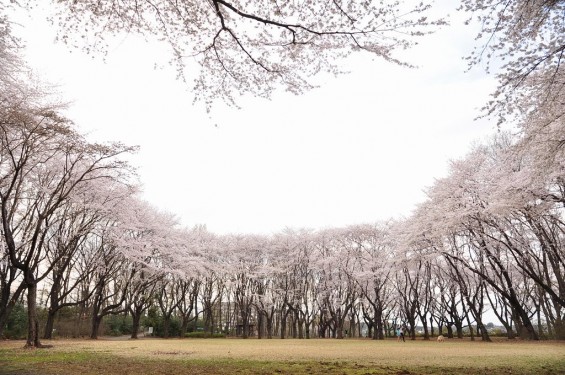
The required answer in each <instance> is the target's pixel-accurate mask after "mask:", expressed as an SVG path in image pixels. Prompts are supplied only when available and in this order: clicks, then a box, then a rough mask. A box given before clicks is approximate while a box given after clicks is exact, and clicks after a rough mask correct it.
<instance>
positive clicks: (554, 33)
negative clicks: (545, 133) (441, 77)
mask: <svg viewBox="0 0 565 375" xmlns="http://www.w3.org/2000/svg"><path fill="white" fill-rule="evenodd" d="M461 3H462V6H461V8H462V9H463V10H465V11H467V12H471V13H472V15H473V17H474V18H476V19H477V20H478V21H479V22H480V24H481V25H482V30H481V32H480V34H479V35H478V36H477V40H478V41H479V43H480V45H479V46H478V47H477V49H476V51H475V52H474V54H473V55H472V56H470V64H471V65H477V64H479V63H480V62H483V61H486V63H487V66H490V64H489V63H490V62H492V63H493V64H494V65H500V67H498V66H497V68H496V73H497V78H498V79H499V88H498V90H497V91H496V92H495V93H494V100H493V101H492V102H491V103H490V104H489V105H488V109H489V111H490V112H491V113H493V112H497V113H499V115H500V121H501V122H504V121H506V119H507V118H506V117H507V116H508V115H511V114H515V115H518V116H523V115H525V114H528V112H529V111H531V110H532V107H531V106H528V105H527V104H528V103H529V104H532V99H533V100H535V101H537V102H536V103H535V105H536V106H535V108H534V110H533V112H535V113H537V114H538V115H540V114H541V115H543V114H544V113H543V111H544V110H547V109H549V108H553V109H557V108H559V110H558V112H557V113H553V114H552V115H553V116H552V117H553V119H556V118H559V117H560V116H561V115H562V114H563V101H562V100H561V98H562V97H563V87H564V86H563V83H564V80H563V79H564V74H565V73H564V71H563V57H564V53H565V36H564V35H565V33H564V32H563V30H564V28H565V21H564V19H563V12H564V11H565V4H564V3H563V1H559V0H538V1H527V2H516V1H511V0H504V1H495V0H486V1H474V0H462V2H461ZM534 98H535V99H534ZM544 117H545V116H544ZM546 120H547V117H546Z"/></svg>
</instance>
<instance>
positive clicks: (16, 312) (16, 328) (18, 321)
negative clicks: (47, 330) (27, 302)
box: [4, 303, 27, 339]
mask: <svg viewBox="0 0 565 375" xmlns="http://www.w3.org/2000/svg"><path fill="white" fill-rule="evenodd" d="M26 335H27V310H26V308H25V306H24V305H23V304H22V303H18V304H16V305H15V306H14V308H13V310H12V312H11V313H10V316H8V320H7V321H6V326H5V328H4V337H5V338H7V339H25V337H26Z"/></svg>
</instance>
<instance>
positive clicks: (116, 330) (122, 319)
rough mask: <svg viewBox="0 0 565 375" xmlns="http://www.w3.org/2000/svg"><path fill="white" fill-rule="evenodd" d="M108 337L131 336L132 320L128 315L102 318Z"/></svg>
mask: <svg viewBox="0 0 565 375" xmlns="http://www.w3.org/2000/svg"><path fill="white" fill-rule="evenodd" d="M104 321H105V326H106V328H107V332H108V334H109V335H110V336H121V335H131V332H132V328H133V319H132V317H131V316H129V315H109V316H107V317H105V318H104Z"/></svg>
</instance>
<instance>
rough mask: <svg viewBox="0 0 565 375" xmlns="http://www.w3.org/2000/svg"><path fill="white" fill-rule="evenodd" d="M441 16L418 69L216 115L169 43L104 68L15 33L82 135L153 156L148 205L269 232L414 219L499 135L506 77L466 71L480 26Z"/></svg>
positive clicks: (122, 48) (355, 64)
mask: <svg viewBox="0 0 565 375" xmlns="http://www.w3.org/2000/svg"><path fill="white" fill-rule="evenodd" d="M437 6H438V10H439V11H441V12H443V13H446V14H447V13H449V14H451V26H446V27H443V28H442V29H441V30H439V31H438V32H437V33H436V34H434V35H431V36H426V37H424V38H422V39H421V41H420V45H419V46H417V47H416V48H414V49H412V50H410V51H408V52H405V53H402V55H401V56H402V57H403V58H405V59H406V60H408V61H409V62H411V63H413V64H416V65H419V66H420V68H419V69H407V68H403V67H398V66H395V65H392V64H390V63H386V62H383V61H378V60H375V61H373V60H372V59H371V58H370V57H368V56H363V55H359V56H355V57H352V58H351V59H349V60H348V61H347V65H346V66H345V68H346V69H348V70H350V71H351V73H350V74H347V75H343V76H340V77H338V78H334V77H328V78H325V77H321V78H320V81H321V84H322V87H321V88H319V89H315V90H313V91H311V92H308V93H307V94H305V95H301V96H294V95H291V94H287V93H284V92H279V93H277V94H276V95H275V96H274V97H273V99H272V100H271V101H267V100H263V99H256V98H242V99H241V101H240V103H239V104H240V105H241V109H236V108H230V107H227V106H225V105H223V104H221V103H219V104H217V105H216V106H214V107H213V109H212V112H211V113H210V114H207V113H206V111H205V109H204V108H203V107H202V106H201V105H192V102H193V94H192V93H191V92H190V90H189V89H188V87H187V86H186V85H185V84H183V83H182V82H180V81H177V80H176V79H175V74H176V72H175V71H174V69H173V68H169V67H168V66H167V65H166V62H167V60H168V55H167V46H165V45H154V44H148V43H146V42H144V41H142V40H140V39H139V38H136V37H133V36H128V37H123V38H122V39H120V42H119V43H117V44H116V45H115V46H114V47H113V48H112V49H111V50H110V51H109V54H108V56H107V58H106V61H105V62H104V61H102V59H101V58H100V57H95V58H92V57H91V56H87V55H85V54H84V53H83V52H82V51H79V50H69V49H68V48H67V47H65V46H63V45H61V44H55V43H54V39H55V30H54V29H53V28H52V27H51V26H50V24H49V23H47V22H46V21H45V20H44V19H43V17H42V16H39V15H32V17H31V18H30V17H28V16H26V17H22V18H21V19H20V20H19V22H20V23H21V27H20V28H17V30H16V31H17V34H19V35H21V36H22V38H23V39H24V40H25V41H26V44H27V58H28V61H29V64H30V65H31V66H32V67H33V68H34V69H36V71H37V72H38V74H39V75H40V76H41V77H42V79H44V80H47V81H49V82H51V83H54V84H56V85H58V91H59V92H60V96H61V97H62V98H63V99H64V100H65V101H68V102H70V107H69V110H68V115H69V116H70V117H71V119H73V120H74V121H75V122H76V123H77V124H78V125H79V127H80V129H82V131H83V132H88V133H89V135H90V137H91V138H92V139H95V140H100V141H102V140H115V141H123V142H125V143H127V144H130V145H139V146H140V151H139V153H138V154H137V155H136V156H135V157H134V158H133V159H132V160H133V163H134V164H135V165H137V166H138V167H139V174H140V179H141V182H142V183H143V185H144V198H145V199H147V200H148V201H150V202H151V203H153V204H154V205H155V206H157V207H159V208H161V209H164V210H168V211H171V212H173V213H175V214H177V215H178V217H179V218H180V219H181V221H182V223H183V224H185V225H188V226H192V225H195V224H206V225H207V226H208V228H209V229H210V230H211V231H213V232H216V233H228V232H236V233H266V234H268V233H274V232H279V231H281V230H282V229H284V228H285V227H294V228H299V227H308V228H314V229H321V228H328V227H341V226H346V225H350V224H359V223H367V222H375V221H378V220H386V219H389V218H398V217H401V216H408V215H409V214H410V212H411V210H412V209H413V208H414V206H415V204H417V203H418V202H421V201H423V200H424V199H425V195H424V193H423V189H424V188H425V187H426V186H430V185H431V184H433V181H434V178H439V177H442V176H444V175H445V174H446V172H447V167H448V161H449V159H453V158H458V157H461V156H463V155H464V154H465V153H466V152H467V151H468V150H469V148H470V146H471V144H472V143H473V142H475V141H477V140H481V139H484V138H485V137H486V135H487V134H492V133H493V132H494V131H495V126H494V123H493V122H492V121H490V122H489V121H486V120H481V121H475V120H474V118H475V117H476V116H477V115H478V114H479V108H480V107H481V106H482V105H484V104H485V103H486V101H487V100H488V99H489V94H490V92H492V91H493V89H494V85H495V83H494V78H493V77H492V76H487V75H486V74H484V72H483V71H481V70H480V69H478V68H475V69H473V70H472V71H471V72H467V73H466V72H465V71H466V68H467V66H466V62H465V61H464V60H463V57H464V56H466V55H468V54H469V53H470V52H471V51H472V48H473V46H474V45H475V42H474V36H475V34H476V29H473V28H471V27H465V26H463V21H462V20H463V19H464V17H465V16H464V15H461V14H457V12H456V11H455V7H456V6H457V2H454V1H450V0H441V1H439V2H438V5H437ZM399 56H400V55H399ZM156 63H157V64H158V65H159V64H160V65H164V66H165V67H164V68H160V69H155V68H154V67H155V64H156Z"/></svg>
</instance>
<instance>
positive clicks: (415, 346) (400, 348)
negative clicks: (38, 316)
mask: <svg viewBox="0 0 565 375" xmlns="http://www.w3.org/2000/svg"><path fill="white" fill-rule="evenodd" d="M45 343H49V344H52V345H54V347H53V348H52V349H48V350H47V351H46V354H41V357H42V358H44V359H45V361H42V360H40V359H37V358H31V357H30V358H28V360H32V359H33V360H34V361H37V363H44V362H45V363H51V364H53V363H55V362H57V361H59V360H57V361H56V360H55V358H64V360H62V362H63V365H64V363H66V364H67V366H68V369H70V368H71V367H73V364H75V362H76V363H78V362H80V361H79V360H78V359H73V358H76V357H77V356H79V355H87V356H89V358H98V357H100V358H106V359H109V362H110V363H112V362H115V365H116V366H117V364H118V363H123V364H124V366H128V367H129V368H130V369H131V367H132V366H134V364H136V363H139V362H140V361H141V362H143V363H145V364H146V365H147V364H148V363H156V364H157V365H155V366H157V367H158V368H166V367H167V366H169V365H170V366H173V367H174V366H180V365H181V364H187V363H197V364H202V366H204V369H206V368H208V367H206V366H207V364H210V365H211V364H213V365H214V366H216V367H214V369H215V370H213V371H214V372H215V373H223V372H220V368H222V366H224V367H225V366H229V364H235V363H236V362H237V363H239V364H240V365H241V364H242V363H244V364H245V365H242V366H243V368H244V370H242V372H243V373H276V372H278V373H280V372H281V371H282V372H285V373H318V372H316V371H314V370H313V369H312V364H318V365H327V364H338V366H329V368H330V370H331V369H335V370H336V372H334V373H343V374H357V373H363V374H365V373H370V374H380V373H410V374H424V373H425V374H444V373H466V374H470V373H471V374H478V373H496V374H503V373H513V374H516V373H520V374H536V373H545V374H558V373H560V372H561V371H563V372H564V373H565V343H563V342H525V341H508V340H500V341H497V342H494V343H483V342H480V341H476V342H471V341H468V340H446V341H445V342H444V343H437V342H436V341H422V340H417V341H406V342H397V341H396V340H386V341H372V340H331V339H312V340H280V339H275V340H257V339H248V340H240V339H184V340H179V339H169V340H162V339H152V338H142V339H138V340H129V339H126V338H123V339H118V340H116V339H100V340H54V341H51V342H45ZM22 347H23V342H21V341H4V342H0V361H2V359H7V360H8V359H9V358H22V357H23V360H22V363H25V362H26V361H25V357H26V356H30V354H29V353H27V352H26V351H24V350H23V349H21V348H22ZM65 361H66V362H65ZM89 361H92V359H89ZM57 363H58V362H57ZM159 363H160V364H161V365H158V364H159ZM254 363H256V364H260V366H259V365H257V366H256V365H254ZM268 363H271V364H278V366H279V367H280V366H281V365H282V366H283V368H282V369H279V370H277V371H275V370H272V372H269V371H270V370H268V368H265V364H268ZM296 363H298V364H299V365H300V363H304V366H302V367H300V366H298V367H297V368H296V369H295V370H296V371H291V370H288V368H286V369H285V364H289V366H290V365H295V364H296ZM222 364H223V365H222ZM217 366H220V367H217ZM246 366H247V367H246ZM259 367H260V368H261V371H259V370H258V368H259ZM287 367H288V366H287ZM20 368H25V366H24V367H20ZM51 368H52V366H51V367H50V366H48V365H46V367H43V369H44V372H42V373H54V372H51V371H50V370H49V369H51ZM112 368H113V367H112ZM144 368H147V367H144ZM245 369H247V370H245ZM359 369H362V371H360V372H358V371H357V370H359ZM367 369H370V370H371V371H373V370H374V371H373V372H371V371H366V370H367ZM379 369H380V370H383V371H382V372H378V371H377V370H379ZM387 369H388V370H390V371H387ZM59 370H61V368H60V367H59ZM115 370H116V372H114V373H120V374H124V373H130V372H128V371H126V370H124V369H122V370H120V369H119V366H117V367H116V368H115ZM171 370H172V368H171ZM208 370H209V371H212V370H210V368H208ZM255 370H257V371H255ZM76 371H77V370H76V369H74V368H73V372H75V373H76ZM104 371H108V370H107V369H106V370H104ZM222 371H223V370H222ZM286 371H289V372H286ZM363 371H364V372H363ZM330 372H331V371H330ZM0 373H1V370H0ZM79 373H89V372H87V371H85V372H79ZM142 373H143V372H142ZM164 373H167V372H164ZM192 373H200V372H198V371H197V370H194V371H192ZM202 373H206V371H204V372H202ZM227 373H229V372H227Z"/></svg>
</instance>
